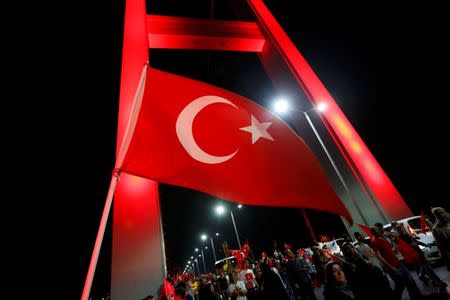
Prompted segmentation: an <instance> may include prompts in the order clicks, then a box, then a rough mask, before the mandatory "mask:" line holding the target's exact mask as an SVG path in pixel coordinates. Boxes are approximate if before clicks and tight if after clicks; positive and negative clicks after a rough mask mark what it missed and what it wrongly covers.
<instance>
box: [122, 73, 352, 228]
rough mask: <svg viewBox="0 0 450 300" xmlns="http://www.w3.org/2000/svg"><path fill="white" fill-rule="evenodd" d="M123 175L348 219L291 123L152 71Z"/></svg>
mask: <svg viewBox="0 0 450 300" xmlns="http://www.w3.org/2000/svg"><path fill="white" fill-rule="evenodd" d="M121 169H122V171H124V172H127V173H129V174H133V175H137V176H141V177H146V178H149V179H153V180H156V181H159V182H163V183H167V184H172V185H177V186H183V187H187V188H191V189H195V190H198V191H202V192H205V193H208V194H211V195H214V196H216V197H219V198H221V199H224V200H230V201H233V202H236V203H241V204H246V205H263V206H284V207H302V208H310V209H316V210H321V211H326V212H330V213H335V214H339V215H342V216H345V217H346V218H347V219H349V220H350V215H349V213H348V211H347V209H346V208H345V206H344V205H343V204H342V203H341V201H340V199H339V198H338V197H337V195H336V193H335V192H334V190H333V188H332V187H331V185H330V183H329V182H328V179H327V177H326V176H325V174H324V172H323V170H322V169H321V166H320V165H319V162H318V160H317V159H316V157H315V156H314V154H313V153H312V152H311V150H310V149H309V148H308V146H307V145H306V144H305V142H304V141H303V140H302V139H301V138H300V137H299V136H298V135H297V134H296V133H295V132H294V131H293V130H292V129H291V128H289V126H288V125H286V123H284V122H283V121H282V120H280V119H279V118H278V117H277V116H275V115H274V114H272V113H271V112H270V111H268V110H266V109H265V108H263V107H262V106H260V105H258V104H256V103H254V102H252V101H250V100H248V99H246V98H244V97H242V96H239V95H237V94H235V93H232V92H229V91H226V90H224V89H221V88H218V87H215V86H213V85H210V84H206V83H202V82H199V81H196V80H192V79H189V78H186V77H182V76H177V75H174V74H170V73H166V72H162V71H158V70H156V69H152V68H148V73H147V78H146V82H145V90H144V95H143V100H142V104H141V108H140V112H139V116H138V120H137V123H136V127H135V130H134V133H133V137H132V139H131V142H130V145H129V147H128V151H127V154H126V156H125V158H124V161H123V164H122V167H121Z"/></svg>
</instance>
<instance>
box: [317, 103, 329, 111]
mask: <svg viewBox="0 0 450 300" xmlns="http://www.w3.org/2000/svg"><path fill="white" fill-rule="evenodd" d="M326 109H327V105H326V104H325V103H323V102H322V103H320V104H319V105H317V110H318V111H319V112H324V111H325V110H326Z"/></svg>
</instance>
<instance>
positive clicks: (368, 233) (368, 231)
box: [356, 223, 373, 238]
mask: <svg viewBox="0 0 450 300" xmlns="http://www.w3.org/2000/svg"><path fill="white" fill-rule="evenodd" d="M356 224H358V226H359V228H361V230H362V231H364V233H365V234H367V236H368V237H370V238H373V234H372V232H370V227H369V226H367V225H364V224H359V223H356Z"/></svg>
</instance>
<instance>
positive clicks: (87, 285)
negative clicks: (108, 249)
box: [81, 170, 119, 300]
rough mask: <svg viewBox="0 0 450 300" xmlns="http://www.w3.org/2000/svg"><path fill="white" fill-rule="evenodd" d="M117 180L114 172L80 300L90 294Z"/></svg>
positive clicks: (85, 299)
mask: <svg viewBox="0 0 450 300" xmlns="http://www.w3.org/2000/svg"><path fill="white" fill-rule="evenodd" d="M118 180H119V172H118V171H117V170H114V174H113V176H112V177H111V183H110V184H109V190H108V196H107V197H106V201H105V207H104V208H103V214H102V219H101V221H100V226H99V228H98V232H97V238H96V239H95V245H94V251H93V252H92V257H91V262H90V263H89V269H88V273H87V276H86V281H85V283H84V288H83V294H82V295H81V300H88V298H89V294H90V292H91V287H92V281H93V280H94V273H95V269H96V267H97V262H98V257H99V254H100V248H101V247H102V241H103V236H104V234H105V229H106V224H107V222H108V216H109V212H110V210H111V204H112V200H113V196H114V190H115V189H116V184H117V181H118Z"/></svg>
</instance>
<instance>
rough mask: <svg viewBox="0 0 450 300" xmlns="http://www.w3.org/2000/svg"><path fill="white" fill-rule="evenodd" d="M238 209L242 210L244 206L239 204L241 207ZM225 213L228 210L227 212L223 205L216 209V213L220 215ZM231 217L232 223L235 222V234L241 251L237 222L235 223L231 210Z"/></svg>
mask: <svg viewBox="0 0 450 300" xmlns="http://www.w3.org/2000/svg"><path fill="white" fill-rule="evenodd" d="M238 208H242V205H241V204H239V205H238ZM225 211H226V210H225V207H224V206H222V205H219V206H217V207H216V213H217V214H218V215H222V214H224V213H225ZM230 215H231V221H232V222H233V227H234V233H235V234H236V240H237V243H238V246H239V249H241V241H240V240H239V234H238V231H237V227H236V222H235V221H234V215H233V211H232V210H230Z"/></svg>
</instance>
